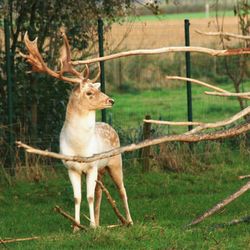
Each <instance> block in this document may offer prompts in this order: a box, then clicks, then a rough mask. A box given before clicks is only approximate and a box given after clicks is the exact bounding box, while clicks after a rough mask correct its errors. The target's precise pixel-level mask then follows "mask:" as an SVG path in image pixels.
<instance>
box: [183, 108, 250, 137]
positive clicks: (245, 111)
mask: <svg viewBox="0 0 250 250" xmlns="http://www.w3.org/2000/svg"><path fill="white" fill-rule="evenodd" d="M249 113H250V106H249V107H247V108H245V109H243V110H241V111H240V112H239V113H237V114H235V115H233V116H232V117H230V118H229V119H226V120H223V121H219V122H214V123H204V124H202V125H200V126H198V127H196V128H194V129H192V130H190V131H189V132H187V133H185V134H187V135H190V134H196V133H198V132H200V131H202V130H204V129H208V128H209V129H211V128H219V127H222V126H226V125H229V124H231V123H233V122H235V121H237V120H239V119H240V118H242V117H244V116H246V115H248V114H249Z"/></svg>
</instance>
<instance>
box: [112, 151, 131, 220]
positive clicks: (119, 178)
mask: <svg viewBox="0 0 250 250" xmlns="http://www.w3.org/2000/svg"><path fill="white" fill-rule="evenodd" d="M108 171H109V174H110V176H111V178H112V180H113V181H114V183H115V184H116V186H117V188H118V190H119V194H120V197H121V199H122V202H123V207H124V209H125V213H126V218H127V221H128V222H129V223H130V224H133V221H132V218H131V215H130V211H129V206H128V198H127V193H126V189H125V187H124V183H123V173H122V158H121V156H120V155H118V156H115V157H114V158H112V159H111V160H110V162H109V166H108Z"/></svg>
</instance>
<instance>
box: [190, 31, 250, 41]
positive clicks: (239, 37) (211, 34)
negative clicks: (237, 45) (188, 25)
mask: <svg viewBox="0 0 250 250" xmlns="http://www.w3.org/2000/svg"><path fill="white" fill-rule="evenodd" d="M195 32H196V33H198V34H200V35H206V36H224V37H226V38H230V37H231V38H236V39H242V40H250V36H243V35H239V34H234V33H228V32H203V31H200V30H195Z"/></svg>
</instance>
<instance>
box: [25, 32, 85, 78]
mask: <svg viewBox="0 0 250 250" xmlns="http://www.w3.org/2000/svg"><path fill="white" fill-rule="evenodd" d="M24 43H25V45H26V48H27V50H28V52H29V54H28V55H25V54H23V53H20V55H21V56H22V57H24V58H25V59H26V60H27V61H28V62H29V63H30V64H31V66H32V71H34V72H41V73H47V74H48V75H51V76H53V77H55V78H58V79H60V80H63V81H67V82H70V83H80V82H82V80H83V79H84V78H83V77H82V76H81V75H80V73H79V72H77V71H76V72H77V73H76V72H75V71H74V69H73V68H72V66H71V65H70V64H69V65H70V67H71V68H70V67H69V68H65V69H66V72H69V73H72V74H73V75H76V76H77V77H76V78H70V77H66V76H63V75H62V74H61V72H62V73H63V71H61V72H60V73H57V72H55V71H53V70H52V69H50V68H49V67H48V66H47V65H46V63H45V62H44V60H43V58H42V56H41V54H40V52H39V50H38V47H37V38H36V39H35V40H33V41H31V40H30V39H29V37H28V33H27V32H26V33H25V35H24ZM66 49H67V48H66ZM68 49H69V46H68ZM67 54H68V55H69V53H66V55H67ZM67 59H68V57H67ZM61 64H63V65H64V61H63V60H62V61H61ZM65 69H64V67H63V70H64V72H65Z"/></svg>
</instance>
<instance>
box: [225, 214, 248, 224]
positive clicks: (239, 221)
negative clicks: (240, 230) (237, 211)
mask: <svg viewBox="0 0 250 250" xmlns="http://www.w3.org/2000/svg"><path fill="white" fill-rule="evenodd" d="M243 222H248V223H249V222H250V216H245V217H242V218H240V219H235V220H232V221H230V222H228V223H226V226H232V225H236V224H239V223H243Z"/></svg>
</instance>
